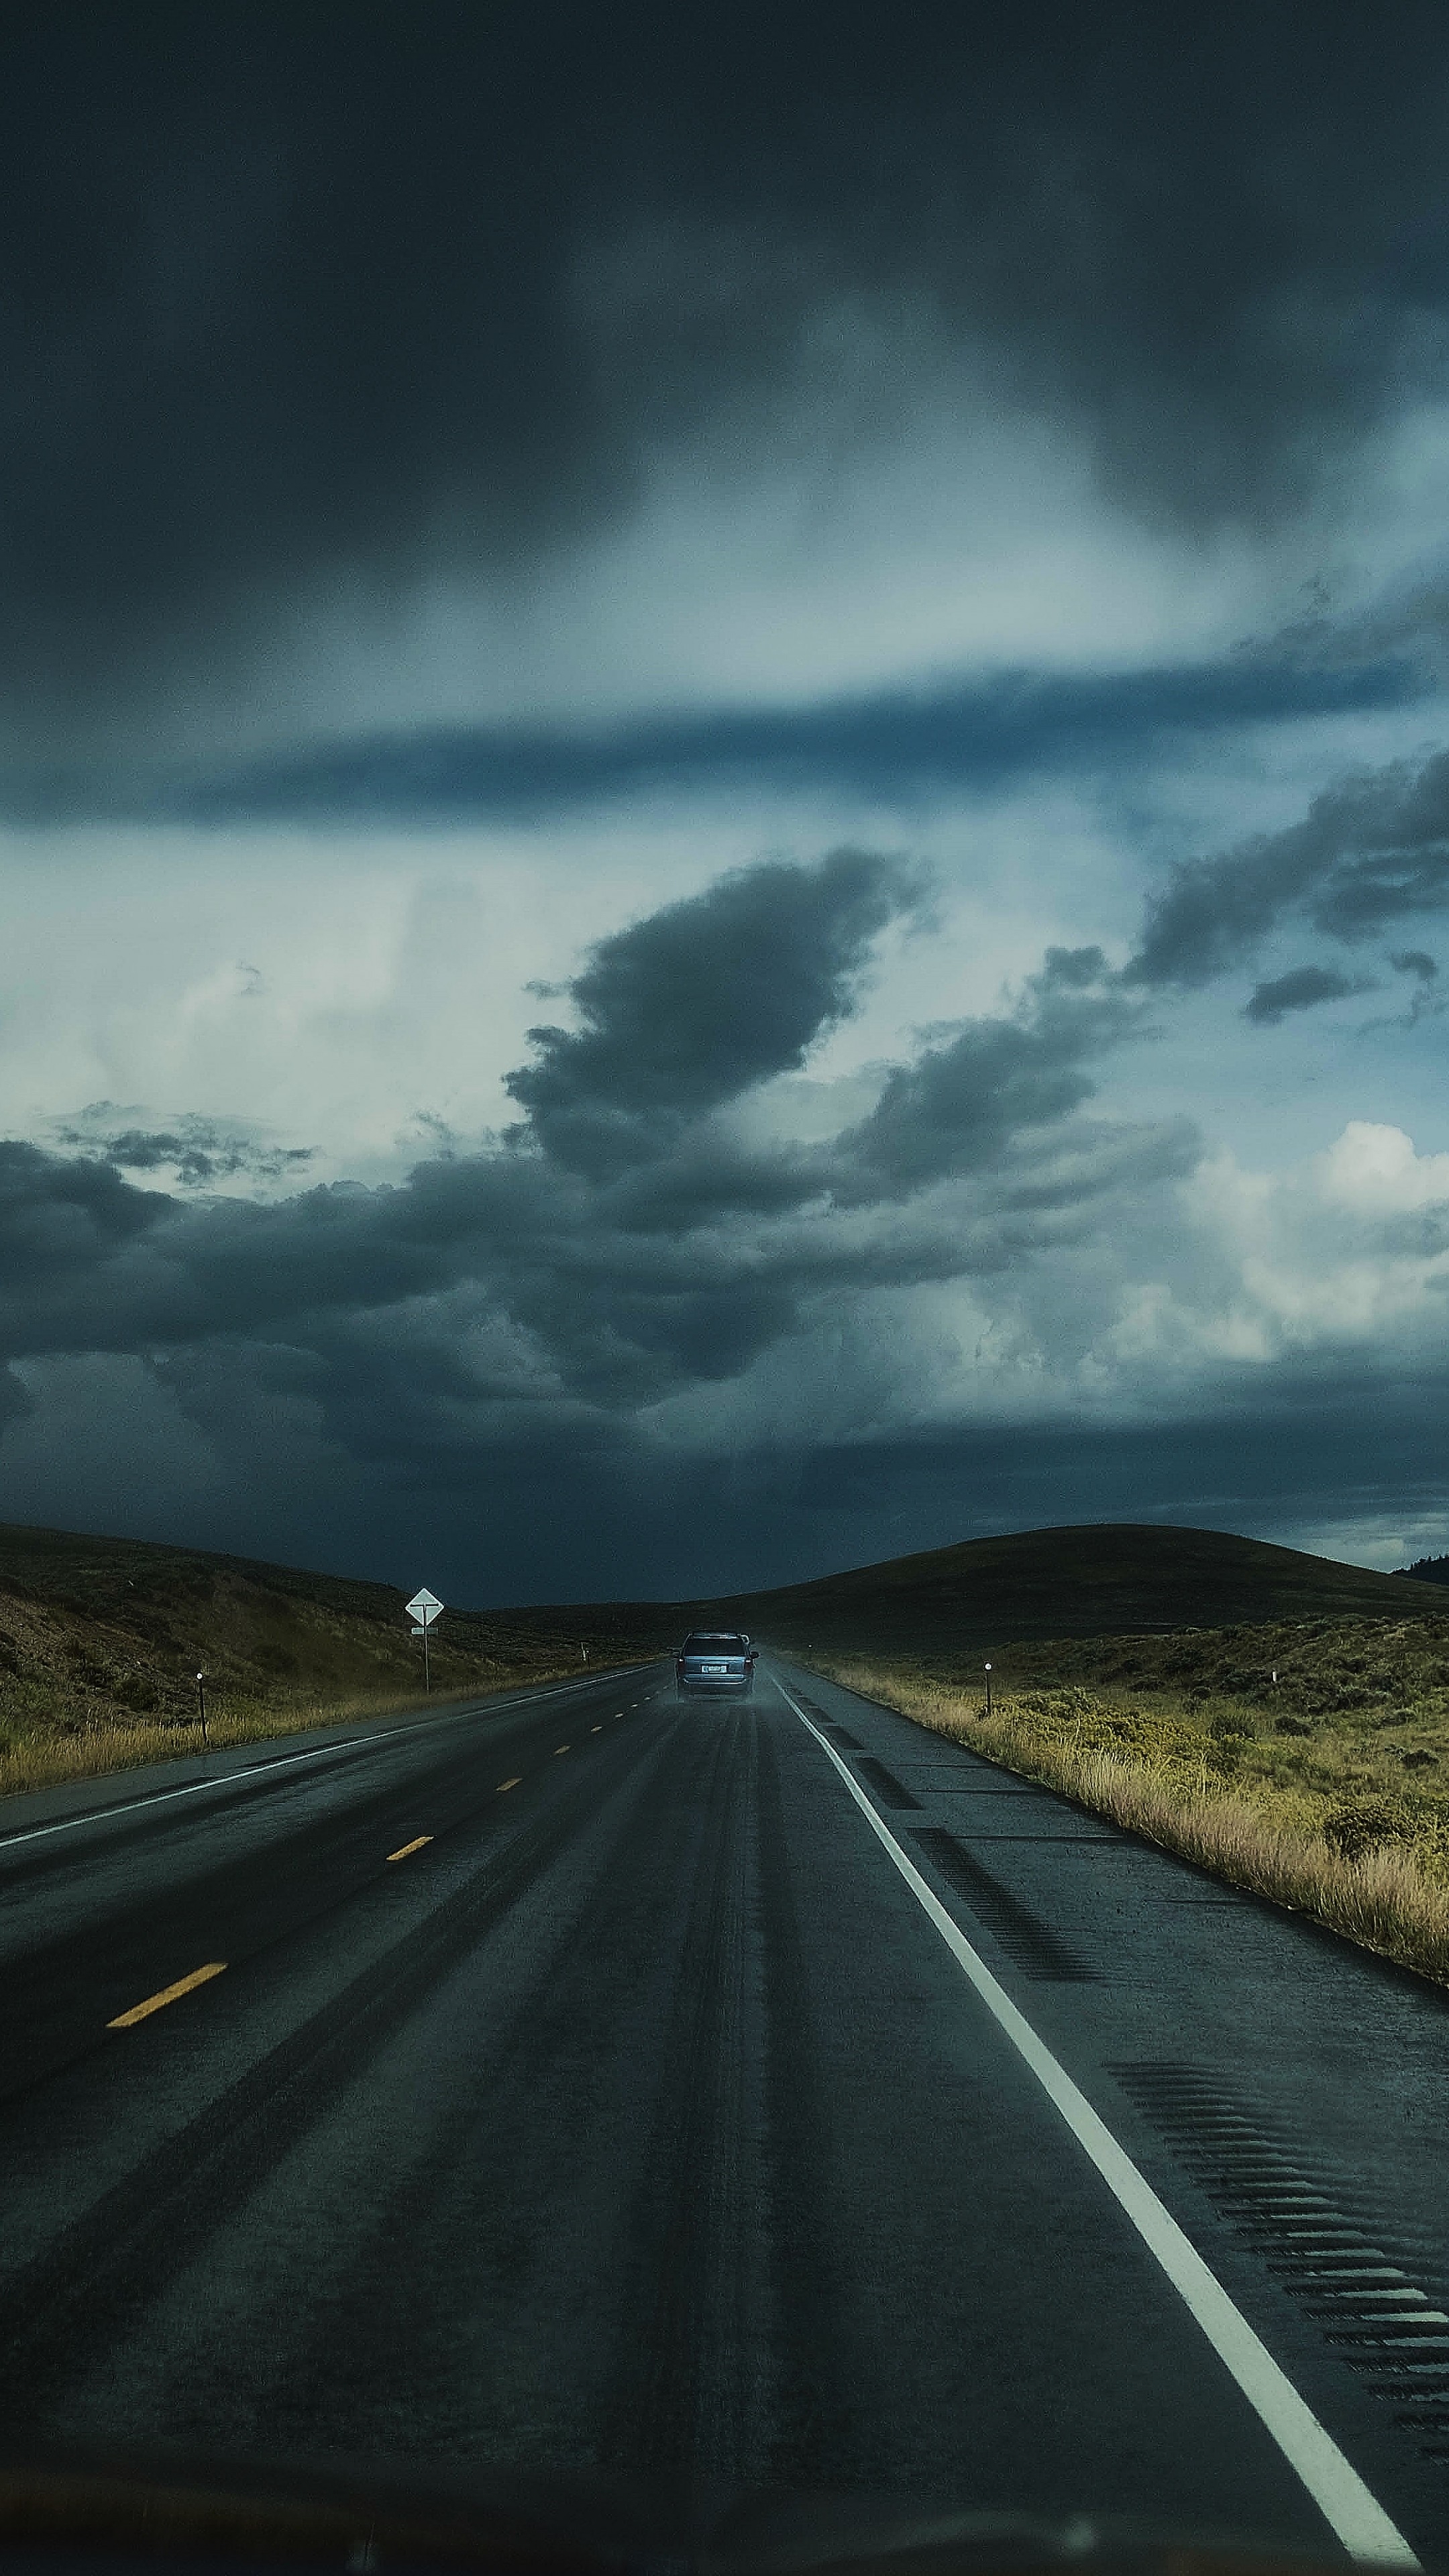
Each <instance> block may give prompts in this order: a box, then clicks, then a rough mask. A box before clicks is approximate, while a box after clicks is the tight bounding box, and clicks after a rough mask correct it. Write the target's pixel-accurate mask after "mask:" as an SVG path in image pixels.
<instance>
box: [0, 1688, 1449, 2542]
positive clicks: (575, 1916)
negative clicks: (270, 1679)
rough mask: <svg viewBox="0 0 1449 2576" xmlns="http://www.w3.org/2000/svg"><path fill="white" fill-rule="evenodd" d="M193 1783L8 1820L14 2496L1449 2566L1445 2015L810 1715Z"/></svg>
mask: <svg viewBox="0 0 1449 2576" xmlns="http://www.w3.org/2000/svg"><path fill="white" fill-rule="evenodd" d="M213 1760H214V1762H215V1765H216V1769H215V1775H214V1776H213V1777H212V1778H211V1779H210V1780H209V1781H208V1782H206V1784H205V1785H199V1773H198V1770H197V1767H196V1766H195V1765H192V1766H189V1767H185V1768H181V1767H178V1768H175V1769H173V1770H172V1771H169V1772H165V1773H155V1774H132V1775H129V1776H128V1777H127V1778H126V1779H124V1780H118V1781H113V1782H108V1783H104V1784H97V1783H92V1784H89V1786H88V1787H87V1788H86V1789H84V1790H82V1791H68V1792H65V1793H48V1794H47V1795H46V1796H43V1797H37V1798H30V1799H12V1800H10V1801H8V1802H6V1804H5V1806H4V1807H3V1808H0V1955H3V1968H4V1973H3V1977H0V2174H3V2221H0V2413H3V2421H4V2427H5V2433H4V2440H5V2447H6V2449H7V2450H8V2451H9V2453H10V2454H11V2455H12V2456H13V2455H14V2454H16V2453H17V2452H19V2453H20V2454H21V2455H24V2453H25V2449H26V2445H27V2444H28V2443H34V2444H35V2446H36V2448H37V2450H40V2449H41V2448H43V2447H46V2446H54V2445H56V2444H61V2445H65V2444H77V2445H90V2446H97V2445H102V2446H109V2447H110V2448H111V2449H113V2450H114V2449H126V2448H128V2447H134V2448H136V2449H137V2450H146V2451H148V2452H153V2453H154V2451H155V2449H156V2447H157V2445H158V2444H166V2445H175V2446H179V2447H180V2448H181V2449H182V2450H190V2451H192V2452H195V2453H202V2454H209V2455H212V2456H215V2455H216V2454H218V2453H220V2454H224V2455H228V2456H230V2455H233V2454H248V2455H256V2454H263V2455H267V2456H277V2455H283V2456H287V2457H293V2458H295V2457H298V2456H302V2455H309V2456H315V2455H337V2454H342V2455H345V2456H347V2457H350V2458H355V2459H367V2460H370V2461H376V2460H391V2461H399V2462H407V2463H414V2464H423V2463H427V2464H435V2463H448V2464H466V2463H477V2464H480V2465H481V2466H486V2467H489V2468H494V2469H497V2468H506V2469H510V2470H521V2471H525V2472H545V2473H549V2474H558V2473H584V2472H598V2473H603V2474H604V2475H606V2476H612V2477H633V2478H638V2479H644V2480H647V2479H649V2478H650V2477H654V2476H661V2477H663V2476H667V2475H669V2474H672V2473H674V2472H678V2471H681V2470H683V2471H686V2472H692V2473H695V2474H696V2475H698V2476H700V2477H705V2478H715V2479H720V2480H725V2481H737V2482H739V2483H741V2484H744V2485H748V2486H751V2487H770V2488H787V2489H792V2490H797V2491H798V2490H812V2491H816V2490H829V2491H835V2492H837V2493H842V2492H843V2493H848V2494H858V2493H863V2492H868V2493H871V2494H875V2495H890V2496H904V2497H912V2498H919V2499H922V2500H925V2501H928V2502H931V2501H938V2502H941V2503H946V2504H951V2505H955V2506H958V2507H967V2508H972V2509H980V2510H983V2511H1010V2510H1023V2509H1029V2510H1033V2511H1038V2512H1047V2513H1052V2514H1070V2513H1074V2512H1082V2513H1085V2514H1087V2515H1094V2516H1115V2515H1122V2514H1125V2515H1131V2516H1135V2517H1139V2518H1146V2519H1147V2520H1149V2521H1151V2522H1153V2523H1154V2524H1156V2525H1158V2526H1159V2527H1160V2526H1164V2525H1165V2526H1170V2527H1172V2528H1175V2529H1178V2530H1196V2531H1201V2530H1204V2529H1207V2530H1212V2531H1215V2532H1219V2533H1222V2532H1228V2533H1232V2532H1237V2533H1250V2534H1253V2535H1255V2536H1258V2537H1261V2538H1265V2539H1270V2540H1277V2541H1280V2542H1283V2543H1286V2544H1290V2545H1294V2546H1303V2547H1307V2548H1309V2549H1328V2550H1330V2551H1331V2552H1335V2553H1336V2552H1338V2551H1339V2550H1341V2548H1342V2547H1343V2546H1344V2545H1347V2546H1349V2547H1351V2548H1357V2549H1358V2550H1359V2551H1360V2552H1361V2553H1362V2554H1375V2553H1377V2554H1381V2555H1386V2556H1390V2557H1392V2556H1394V2555H1396V2554H1397V2555H1398V2556H1400V2557H1401V2558H1403V2557H1404V2556H1406V2555H1407V2553H1408V2552H1409V2551H1416V2552H1417V2553H1418V2554H1419V2555H1420V2556H1421V2557H1422V2558H1424V2559H1426V2560H1428V2561H1429V2562H1430V2563H1434V2562H1436V2561H1449V2314H1446V2310H1449V2299H1446V2297H1445V2292H1446V2291H1449V2245H1446V2238H1449V2216H1446V2212H1449V2194H1446V2190H1445V2180H1446V2158H1445V2151H1444V2121H1445V2107H1446V2084H1445V2078H1446V2072H1449V1998H1445V1997H1444V1996H1441V1995H1440V1994H1439V1993H1437V1992H1436V1991H1434V1990H1432V1989H1430V1988H1428V1987H1426V1986H1423V1985H1421V1984H1418V1983H1416V1982H1415V1981H1414V1980H1413V1979H1411V1978H1409V1977H1407V1976H1403V1975H1400V1974H1398V1973H1397V1972H1395V1971H1393V1970H1391V1969H1388V1968H1386V1967H1383V1966H1381V1965H1380V1964H1378V1963H1377V1962H1375V1961H1373V1960H1371V1959H1368V1958H1366V1957H1364V1956H1362V1955H1361V1954H1359V1953H1357V1952H1355V1951H1353V1950H1352V1949H1350V1948H1348V1947H1347V1946H1345V1945H1343V1944H1340V1943H1338V1942H1335V1941H1334V1940H1332V1939H1331V1938H1330V1937H1328V1936H1326V1935H1322V1934H1319V1933H1317V1932H1315V1931H1314V1930H1313V1929H1312V1928H1311V1927H1309V1926H1306V1925H1304V1924H1302V1923H1300V1922H1298V1921H1297V1920H1295V1919H1294V1918H1291V1917H1289V1916H1287V1915H1284V1914H1280V1913H1278V1912H1276V1911H1275V1910H1274V1909H1272V1908H1270V1907H1267V1906H1263V1905H1260V1904H1258V1903H1256V1902H1255V1901H1253V1900H1251V1899H1248V1898H1244V1897H1238V1896H1234V1895H1232V1894H1231V1893H1229V1892H1228V1891H1226V1890H1224V1889H1222V1888H1220V1887H1218V1886H1216V1885H1214V1884H1213V1883H1212V1882H1211V1881H1210V1880H1208V1879H1206V1878H1204V1877H1202V1876H1201V1875H1199V1874H1198V1873H1197V1872H1195V1871H1193V1870H1191V1869H1189V1868H1187V1867H1185V1866H1183V1865H1181V1864H1179V1863H1176V1862H1174V1861H1172V1860H1170V1859H1168V1858H1167V1857H1165V1856H1164V1855H1163V1854H1161V1853H1159V1852H1157V1851H1155V1850H1153V1849H1152V1848H1151V1847H1150V1846H1148V1845H1146V1844H1144V1843H1141V1842H1138V1841H1136V1840H1134V1839H1133V1838H1132V1837H1131V1836H1129V1835H1124V1834H1121V1833H1117V1832H1115V1831H1113V1830H1112V1829H1111V1828H1110V1827H1108V1826H1106V1825H1105V1824H1103V1823H1101V1822H1100V1821H1099V1820H1097V1819H1095V1818H1093V1817H1090V1816H1088V1815H1085V1814H1083V1813H1082V1812H1081V1811H1080V1810H1078V1809H1076V1808H1074V1807H1072V1806H1070V1805H1069V1804H1067V1803H1066V1802H1065V1801H1062V1800H1059V1799H1055V1798H1053V1797H1051V1796H1049V1795H1048V1794H1046V1793H1045V1792H1043V1791H1040V1790H1037V1789H1034V1788H1032V1787H1030V1786H1029V1785H1028V1784H1026V1783H1024V1782H1021V1781H1019V1780H1017V1779H1015V1778H1014V1777H1012V1776H1011V1775H1010V1774H1008V1773H1004V1772H1001V1771H998V1770H994V1769H992V1768H991V1767H990V1766H989V1765H987V1764H986V1763H984V1762H982V1761H980V1760H978V1759H977V1758H976V1757H975V1756H973V1755H972V1754H971V1753H970V1752H969V1751H966V1750H962V1749H959V1748H957V1747H955V1746H954V1745H951V1744H948V1743H946V1742H944V1741H942V1740H940V1739H938V1738H935V1737H933V1736H930V1735H928V1734H925V1733H923V1732H922V1731H921V1730H920V1729H918V1728H916V1727H914V1726H912V1725H911V1724H909V1723H908V1722H907V1721H906V1720H904V1719H902V1718H898V1717H896V1716H893V1715H892V1714H890V1713H889V1712H887V1711H884V1710H881V1709H878V1708H875V1707H872V1706H870V1705H868V1704H866V1703H863V1702H861V1701H859V1700H855V1699H852V1698H851V1697H850V1696H849V1695H848V1694H847V1693H845V1692H843V1691H841V1690H838V1689H836V1688H834V1687H833V1686H830V1685H827V1684H825V1683H823V1682H820V1681H818V1680H815V1679H812V1678H811V1677H810V1676H808V1675H806V1674H803V1673H801V1672H799V1671H798V1670H795V1669H793V1668H791V1667H790V1666H788V1665H787V1664H784V1663H775V1664H773V1665H771V1664H766V1665H765V1666H762V1668H761V1675H760V1681H759V1685H758V1688H757V1691H756V1695H755V1697H754V1699H753V1701H752V1702H751V1703H748V1704H745V1705H743V1706H727V1705H720V1704H717V1703H712V1702H705V1703H692V1704H690V1705H687V1706H685V1707H683V1708H680V1707H677V1706H676V1703H675V1699H674V1695H673V1683H672V1674H671V1672H670V1670H669V1668H668V1667H661V1666H658V1665H655V1666H651V1667H649V1668H648V1669H647V1670H642V1671H639V1672H635V1673H632V1674H628V1675H625V1676H623V1677H620V1676H613V1677H609V1676H604V1677H602V1678H594V1679H592V1680H590V1681H588V1682H586V1683H580V1684H578V1685H568V1686H565V1687H555V1688H553V1689H552V1690H548V1691H533V1692H529V1693H521V1694H518V1695H516V1696H515V1697H514V1698H513V1699H512V1700H510V1701H507V1702H502V1703H500V1702H496V1701H495V1702H492V1703H489V1702H483V1703H479V1704H478V1705H477V1706H476V1707H475V1708H473V1709H469V1710H466V1711H462V1712H458V1711H449V1712H446V1713H443V1714H440V1715H437V1716H432V1717H429V1718H428V1719H427V1720H426V1722H423V1723H416V1722H410V1723H406V1724H398V1723H393V1724H391V1725H388V1726H384V1725H382V1724H381V1722H376V1723H374V1722H369V1725H368V1726H367V1727H366V1728H362V1727H358V1728H355V1729H353V1730H351V1731H350V1732H348V1731H344V1733H343V1734H342V1735H341V1737H340V1738H339V1737H338V1736H337V1735H336V1734H334V1736H333V1737H332V1738H331V1739H329V1740H327V1741H319V1740H317V1739H307V1740H306V1741H305V1742H302V1741H300V1740H299V1741H298V1743H296V1744H294V1745H292V1746H289V1747H285V1748H281V1749H280V1751H279V1749H278V1748H276V1747H269V1748H264V1749H262V1750H260V1751H252V1752H238V1753H232V1754H228V1755H225V1756H218V1757H213ZM85 1808H89V1809H90V1810H91V1811H92V1812H89V1813H84V1812H77V1810H78V1809H85ZM173 1990H175V1991H173ZM168 1997H169V2000H167V1999H166V1998H168ZM158 1998H160V1999H161V2000H157V1999H158ZM143 2006H145V2007H148V2008H147V2009H145V2010H138V2008H139V2007H143Z"/></svg>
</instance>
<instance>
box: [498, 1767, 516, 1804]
mask: <svg viewBox="0 0 1449 2576" xmlns="http://www.w3.org/2000/svg"><path fill="white" fill-rule="evenodd" d="M522 1786H523V1773H522V1772H521V1771H520V1772H519V1775H518V1777H517V1779H516V1780H500V1781H499V1783H498V1786H497V1788H496V1790H495V1791H494V1796H495V1797H498V1798H501V1797H502V1795H503V1792H504V1790H505V1789H521V1788H522Z"/></svg>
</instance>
